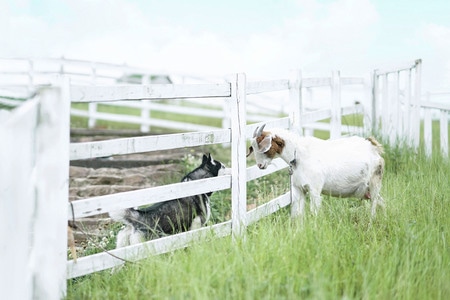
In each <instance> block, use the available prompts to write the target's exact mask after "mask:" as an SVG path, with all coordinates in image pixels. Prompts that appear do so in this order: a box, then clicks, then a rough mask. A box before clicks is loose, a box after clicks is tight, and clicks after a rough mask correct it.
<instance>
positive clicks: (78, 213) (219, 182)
mask: <svg viewBox="0 0 450 300" xmlns="http://www.w3.org/2000/svg"><path fill="white" fill-rule="evenodd" d="M230 187H231V175H224V176H218V177H214V178H207V179H199V180H194V181H188V182H180V183H173V184H167V185H163V186H157V187H152V188H145V189H140V190H134V191H128V192H122V193H116V194H111V195H104V196H97V197H92V198H88V199H83V200H76V201H72V202H70V203H69V204H68V206H69V209H68V215H67V217H68V220H72V218H73V217H74V218H75V219H77V218H84V217H89V216H95V215H98V214H102V213H108V212H110V211H113V210H119V209H124V208H128V207H135V206H141V205H146V204H154V203H158V202H162V201H167V200H172V199H177V198H180V197H188V196H192V195H199V194H204V193H208V192H215V191H220V190H225V189H229V188H230ZM72 208H73V209H72Z"/></svg>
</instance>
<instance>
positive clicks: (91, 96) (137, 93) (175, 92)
mask: <svg viewBox="0 0 450 300" xmlns="http://www.w3.org/2000/svg"><path fill="white" fill-rule="evenodd" d="M230 93H231V92H230V85H229V84H226V83H220V84H151V85H116V86H81V85H74V86H72V90H71V100H72V102H105V101H119V100H142V99H146V100H152V99H181V98H213V97H230V95H231V94H230Z"/></svg>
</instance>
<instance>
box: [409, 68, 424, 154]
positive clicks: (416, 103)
mask: <svg viewBox="0 0 450 300" xmlns="http://www.w3.org/2000/svg"><path fill="white" fill-rule="evenodd" d="M415 68H416V72H415V77H414V79H415V85H414V98H413V103H412V106H413V112H412V114H411V115H412V126H411V127H412V146H413V147H414V148H415V149H418V148H419V141H420V98H421V96H422V60H421V59H418V60H416V63H415Z"/></svg>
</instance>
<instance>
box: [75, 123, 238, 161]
mask: <svg viewBox="0 0 450 300" xmlns="http://www.w3.org/2000/svg"><path fill="white" fill-rule="evenodd" d="M230 141H231V133H230V130H229V129H226V130H215V131H208V132H191V133H180V134H165V135H155V136H143V137H132V138H121V139H113V140H105V141H96V142H86V143H71V144H70V159H71V160H76V159H87V158H95V157H104V156H110V155H123V154H132V153H140V152H150V151H156V150H158V151H161V150H169V149H175V148H181V147H195V146H201V145H211V144H218V143H229V142H230Z"/></svg>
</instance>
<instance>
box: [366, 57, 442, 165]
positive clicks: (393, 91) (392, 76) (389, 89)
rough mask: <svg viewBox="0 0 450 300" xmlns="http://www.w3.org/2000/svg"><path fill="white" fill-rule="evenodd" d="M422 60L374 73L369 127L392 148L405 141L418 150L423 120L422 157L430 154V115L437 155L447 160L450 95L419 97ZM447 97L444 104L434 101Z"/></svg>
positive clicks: (420, 95)
mask: <svg viewBox="0 0 450 300" xmlns="http://www.w3.org/2000/svg"><path fill="white" fill-rule="evenodd" d="M421 72H422V61H421V60H420V59H419V60H416V61H413V62H410V63H406V64H404V65H401V66H397V67H396V68H391V69H384V70H381V69H380V70H375V71H374V73H373V97H372V118H371V119H372V128H373V129H374V130H375V131H376V132H380V133H381V134H382V135H383V136H385V137H387V138H388V139H389V141H390V143H391V144H392V145H394V144H396V143H397V142H406V144H407V145H410V146H412V147H413V148H415V149H418V147H419V142H420V134H421V120H422V117H423V127H424V130H423V141H424V146H425V154H426V155H427V156H431V154H432V144H433V143H432V118H431V116H432V112H433V111H434V112H437V115H438V119H439V123H440V125H439V137H440V147H439V148H440V152H441V154H442V156H444V157H448V147H449V145H448V126H449V114H450V92H440V93H431V92H427V93H426V94H425V95H426V96H425V97H423V96H422V84H421ZM438 95H440V96H446V97H447V99H448V101H447V104H445V103H439V102H433V101H432V98H433V97H434V96H438Z"/></svg>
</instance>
